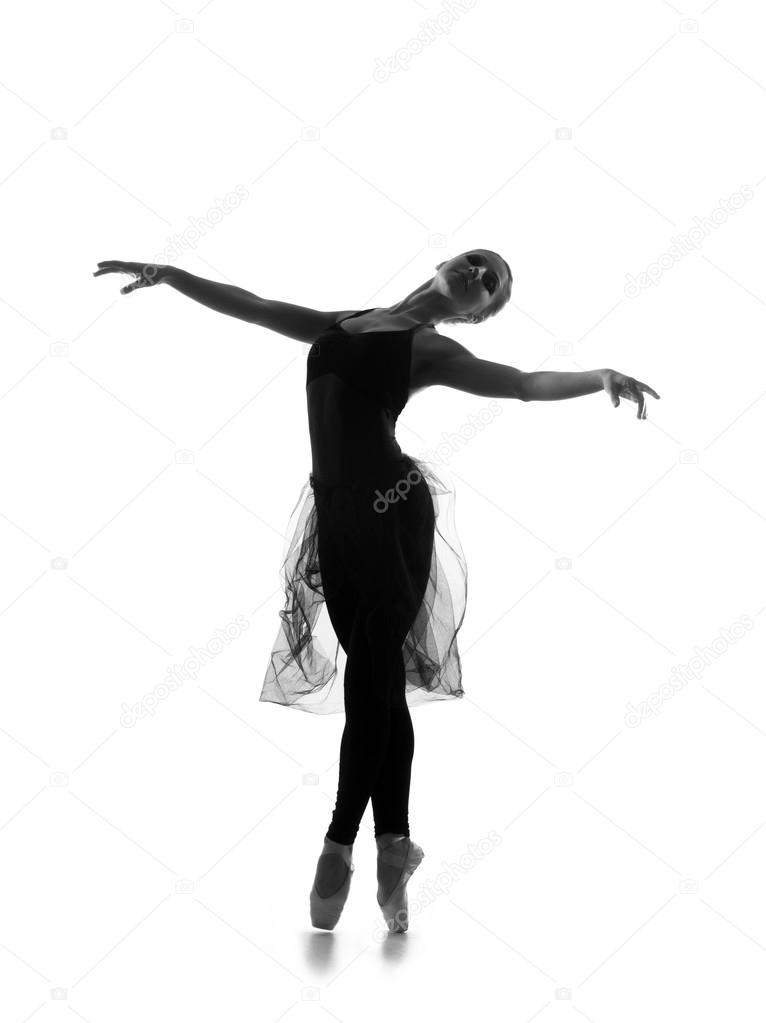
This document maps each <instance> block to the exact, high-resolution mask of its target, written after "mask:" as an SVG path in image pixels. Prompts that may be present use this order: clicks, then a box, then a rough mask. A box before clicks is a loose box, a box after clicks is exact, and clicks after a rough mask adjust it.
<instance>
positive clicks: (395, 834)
mask: <svg viewBox="0 0 766 1023" xmlns="http://www.w3.org/2000/svg"><path fill="white" fill-rule="evenodd" d="M408 837H409V836H408V835H405V834H403V833H402V832H401V831H384V832H382V833H381V834H380V835H376V836H375V844H376V845H377V847H378V849H384V848H385V847H386V846H387V845H391V843H392V842H396V841H397V840H398V839H400V838H408Z"/></svg>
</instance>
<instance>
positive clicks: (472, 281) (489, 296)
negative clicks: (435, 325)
mask: <svg viewBox="0 0 766 1023" xmlns="http://www.w3.org/2000/svg"><path fill="white" fill-rule="evenodd" d="M512 285H513V276H512V274H511V268H510V267H509V266H508V264H507V263H506V261H505V260H504V259H503V257H502V256H501V255H499V253H497V252H493V251H492V250H491V249H469V250H468V251H466V252H461V253H460V255H459V256H453V257H452V258H451V259H446V260H444V261H443V262H441V263H437V265H436V275H435V276H434V278H433V280H432V282H431V288H432V289H433V290H436V291H439V292H440V293H441V294H443V295H445V296H447V297H448V298H449V300H450V305H451V307H452V309H453V310H454V314H452V313H450V314H449V315H447V316H444V317H442V318H441V322H442V323H482V322H483V321H484V320H486V319H488V317H490V316H494V315H495V314H496V313H499V312H500V310H501V309H502V308H503V306H504V305H505V304H506V303H507V302H508V300H509V299H510V297H511V287H512Z"/></svg>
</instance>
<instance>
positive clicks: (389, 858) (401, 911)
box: [378, 835, 425, 934]
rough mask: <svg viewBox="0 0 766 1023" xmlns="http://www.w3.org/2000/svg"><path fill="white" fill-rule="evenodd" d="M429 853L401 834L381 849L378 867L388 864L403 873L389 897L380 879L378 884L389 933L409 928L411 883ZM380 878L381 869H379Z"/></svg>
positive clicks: (396, 932) (379, 900) (379, 898)
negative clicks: (408, 905) (408, 895)
mask: <svg viewBox="0 0 766 1023" xmlns="http://www.w3.org/2000/svg"><path fill="white" fill-rule="evenodd" d="M424 855H425V853H424V852H423V850H422V849H421V848H420V846H419V845H416V844H415V843H414V842H413V841H412V840H411V839H410V838H409V836H405V835H400V836H398V837H397V838H394V839H393V840H392V841H391V842H389V843H388V844H387V845H384V846H383V848H380V849H378V866H379V867H380V865H381V864H386V865H389V866H393V867H397V868H399V870H400V873H399V878H398V880H397V882H396V884H395V885H394V887H393V888H392V889H391V891H390V892H389V893H388V894H386V892H385V890H384V888H383V886H382V884H381V883H380V880H379V881H378V905H379V906H380V909H381V912H382V913H383V919H384V920H385V921H386V926H387V927H388V929H389V931H391V932H392V933H395V934H403V933H404V932H405V931H406V930H407V928H408V926H409V915H408V911H407V910H408V907H407V882H408V881H409V879H410V877H412V875H413V874H414V872H415V871H416V870H417V868H418V867H419V866H420V863H421V861H422V859H423V857H424ZM378 878H380V870H378Z"/></svg>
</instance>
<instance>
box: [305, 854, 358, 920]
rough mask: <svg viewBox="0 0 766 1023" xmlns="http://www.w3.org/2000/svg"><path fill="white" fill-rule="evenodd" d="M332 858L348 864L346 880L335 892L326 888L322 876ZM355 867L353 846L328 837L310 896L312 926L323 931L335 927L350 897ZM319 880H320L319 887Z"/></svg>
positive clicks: (318, 863)
mask: <svg viewBox="0 0 766 1023" xmlns="http://www.w3.org/2000/svg"><path fill="white" fill-rule="evenodd" d="M330 859H334V860H335V861H336V864H337V861H338V860H340V861H341V862H343V863H344V864H345V865H346V877H345V880H344V881H343V883H342V884H341V885H340V887H339V888H337V889H336V890H335V891H334V892H328V891H327V890H326V885H325V884H323V883H322V878H321V874H322V872H323V870H322V868H323V866H329V865H330V862H329V861H330ZM354 869H355V868H354V864H353V861H352V858H351V846H350V845H340V843H338V842H333V841H331V840H330V839H328V838H326V839H325V843H324V850H323V851H322V853H321V855H320V857H319V860H318V862H317V871H316V876H315V878H314V884H313V887H312V889H311V894H310V896H309V906H310V911H311V923H312V926H314V927H319V928H320V929H321V930H323V931H331V930H332V929H333V928H334V927H335V925H336V924H337V922H338V920H339V919H340V915H341V913H342V912H343V907H344V906H345V904H346V899H347V898H348V892H349V888H350V887H351V875H352V874H353V873H354ZM317 881H319V887H317ZM320 889H321V891H322V892H324V894H323V895H320Z"/></svg>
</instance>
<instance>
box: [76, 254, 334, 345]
mask: <svg viewBox="0 0 766 1023" xmlns="http://www.w3.org/2000/svg"><path fill="white" fill-rule="evenodd" d="M98 266H99V269H98V270H97V271H96V272H95V273H94V274H93V276H94V277H98V276H99V275H100V274H106V273H127V274H131V275H133V277H134V278H135V279H134V280H133V281H131V282H130V284H126V285H125V286H124V287H122V288H120V293H121V294H123V295H127V294H128V293H129V292H131V291H135V290H136V289H137V288H146V287H150V286H152V285H154V284H169V285H170V286H171V287H172V288H175V290H176V291H180V292H181V294H182V295H187V296H188V297H189V298H193V299H194V300H195V301H196V302H200V303H201V304H202V305H205V306H207V307H208V309H213V310H214V311H215V312H217V313H225V314H226V315H227V316H236V317H237V318H238V319H240V320H246V321H247V322H248V323H255V324H257V325H258V326H259V327H266V328H267V329H268V330H274V331H276V332H277V333H278V334H284V335H285V336H286V337H290V338H293V340H295V341H304V342H306V343H307V344H311V343H312V342H313V341H315V340H316V338H317V337H318V336H319V335H320V334H321V333H322V331H323V330H326V329H327V327H329V326H331V325H332V324H333V323H335V321H336V320H337V319H338V317H339V316H341V315H342V314H343V313H344V312H346V311H348V310H343V309H339V310H335V311H333V312H322V311H321V310H319V309H311V308H309V307H307V306H302V305H294V304H293V303H291V302H280V301H278V300H276V299H269V298H262V297H261V296H260V295H256V294H254V293H253V292H252V291H246V290H245V289H244V288H238V287H236V286H235V285H233V284H221V283H220V282H219V281H209V280H207V279H206V278H204V277H196V276H195V275H194V274H191V273H189V272H188V271H186V270H179V269H178V267H175V266H166V265H163V264H158V263H127V262H124V261H123V260H119V259H107V260H104V261H103V262H101V263H99V264H98Z"/></svg>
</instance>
